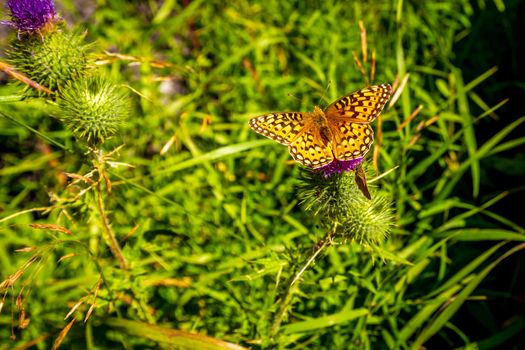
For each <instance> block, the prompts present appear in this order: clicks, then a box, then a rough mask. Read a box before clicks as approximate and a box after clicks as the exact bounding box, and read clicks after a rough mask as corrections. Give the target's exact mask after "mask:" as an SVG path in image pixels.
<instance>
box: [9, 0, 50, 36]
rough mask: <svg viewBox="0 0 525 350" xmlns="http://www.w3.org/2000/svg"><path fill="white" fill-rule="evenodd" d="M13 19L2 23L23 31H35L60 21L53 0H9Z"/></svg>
mask: <svg viewBox="0 0 525 350" xmlns="http://www.w3.org/2000/svg"><path fill="white" fill-rule="evenodd" d="M7 7H9V10H10V11H11V21H2V22H1V23H2V24H5V25H8V26H10V27H14V28H16V29H18V31H19V32H21V33H33V32H38V31H40V30H42V29H44V28H45V27H46V26H47V25H49V24H53V23H55V22H57V21H58V19H59V18H58V16H57V14H56V12H55V5H54V4H53V1H52V0H8V1H7Z"/></svg>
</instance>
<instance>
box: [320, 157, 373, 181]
mask: <svg viewBox="0 0 525 350" xmlns="http://www.w3.org/2000/svg"><path fill="white" fill-rule="evenodd" d="M361 163H363V157H359V158H356V159H351V160H338V159H336V160H334V161H333V162H331V163H329V164H327V165H325V166H323V167H321V168H319V169H317V171H320V172H322V173H323V175H324V176H325V177H329V176H331V175H332V174H340V173H343V172H346V171H352V170H355V168H357V167H358V166H359V165H361Z"/></svg>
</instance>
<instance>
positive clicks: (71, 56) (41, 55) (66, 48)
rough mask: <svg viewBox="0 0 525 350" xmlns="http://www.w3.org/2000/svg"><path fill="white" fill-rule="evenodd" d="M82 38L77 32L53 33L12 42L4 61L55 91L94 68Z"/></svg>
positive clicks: (87, 46) (88, 46)
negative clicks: (43, 38)
mask: <svg viewBox="0 0 525 350" xmlns="http://www.w3.org/2000/svg"><path fill="white" fill-rule="evenodd" d="M84 36H85V35H84V34H81V33H78V32H73V33H70V32H66V31H55V32H53V33H49V35H48V36H46V39H45V40H42V39H41V38H40V37H37V36H33V37H30V38H27V40H24V41H20V40H14V41H13V42H12V46H11V48H10V49H9V50H8V51H7V59H8V61H9V63H10V64H11V65H13V66H14V68H15V69H16V70H17V71H18V72H20V73H22V74H24V75H26V76H27V77H28V78H29V79H31V80H33V81H35V82H37V83H38V84H40V85H42V86H45V87H46V88H48V89H50V90H51V91H53V92H58V90H60V89H61V88H62V87H63V86H65V85H66V83H67V82H68V81H71V80H74V79H78V78H79V77H80V76H82V75H85V74H86V72H87V71H88V70H89V69H90V68H91V67H92V66H93V62H92V61H93V60H92V58H91V56H90V55H89V48H90V46H91V45H90V44H85V43H84Z"/></svg>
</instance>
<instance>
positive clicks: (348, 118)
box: [249, 84, 392, 169]
mask: <svg viewBox="0 0 525 350" xmlns="http://www.w3.org/2000/svg"><path fill="white" fill-rule="evenodd" d="M391 93H392V88H391V87H390V85H388V84H382V85H373V86H369V87H366V88H364V89H361V90H358V91H356V92H353V93H351V94H349V95H347V96H344V97H342V98H340V99H338V100H336V101H335V102H333V103H332V104H331V105H329V106H328V107H327V108H326V109H325V110H322V109H321V108H319V107H317V106H316V107H315V108H314V110H313V112H284V113H270V114H266V115H262V116H260V117H256V118H253V119H251V120H250V123H249V124H250V127H251V128H252V129H253V130H254V131H255V132H257V133H259V134H261V135H263V136H266V137H268V138H270V139H272V140H274V141H277V142H279V143H281V144H284V145H287V146H288V149H289V151H290V154H291V155H292V157H293V159H295V160H296V161H297V162H299V163H301V164H303V165H305V166H307V167H309V168H313V169H317V168H320V167H323V166H325V165H327V164H330V163H331V162H333V161H335V160H343V161H344V160H352V159H357V158H360V157H363V156H364V155H365V154H366V153H367V152H368V150H369V149H370V146H371V145H372V143H373V141H374V136H373V135H374V133H373V130H372V128H371V127H370V125H369V124H370V122H372V121H373V120H374V119H375V118H376V117H377V116H378V115H379V114H380V113H381V111H382V110H383V107H384V105H385V103H386V102H387V101H388V99H389V98H390V95H391Z"/></svg>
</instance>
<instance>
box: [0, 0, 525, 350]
mask: <svg viewBox="0 0 525 350" xmlns="http://www.w3.org/2000/svg"><path fill="white" fill-rule="evenodd" d="M75 4H76V3H75V2H67V1H63V2H61V5H62V7H61V8H63V9H64V12H65V14H66V15H67V16H66V18H71V20H68V21H69V23H68V24H69V25H73V24H75V25H77V26H82V27H86V28H87V33H88V34H87V35H88V37H87V38H86V40H87V41H89V42H93V41H96V42H97V46H98V47H100V48H101V50H100V51H102V50H107V51H111V52H113V54H109V53H108V54H105V55H102V52H100V56H98V61H97V62H96V63H97V64H99V65H100V66H103V67H101V68H100V69H101V70H104V74H107V76H108V77H109V78H108V79H111V80H112V81H126V83H127V85H129V86H130V87H131V90H132V91H134V92H136V93H135V94H133V99H134V100H133V104H132V108H133V113H132V115H133V117H130V118H127V119H126V123H125V124H124V125H123V126H122V127H120V128H119V130H118V132H117V133H116V134H115V136H114V137H112V138H111V139H108V140H106V142H105V143H104V144H103V145H98V146H99V147H98V148H97V149H96V150H90V151H89V153H88V154H87V155H86V154H85V149H84V148H83V147H77V146H76V145H77V140H76V138H75V136H78V135H80V136H81V137H84V136H85V137H88V136H89V135H92V137H98V136H103V137H104V138H106V137H107V136H109V134H112V132H108V133H101V134H98V131H97V130H98V129H96V128H95V129H90V128H87V129H86V128H84V130H91V131H90V132H87V133H85V132H84V134H83V133H80V134H78V135H75V130H76V128H77V127H79V126H81V125H83V124H82V123H84V121H86V120H89V116H90V115H91V114H90V113H91V111H90V110H89V108H85V109H84V108H83V109H82V110H74V111H73V112H74V113H70V114H67V115H68V116H69V117H70V119H68V122H69V123H70V126H69V128H68V127H66V126H65V125H64V123H62V122H61V121H60V119H56V118H53V117H52V116H56V115H57V109H56V107H57V106H55V105H54V104H52V103H42V101H41V100H40V99H32V100H29V101H28V102H26V101H23V102H20V100H22V99H23V98H25V97H26V96H20V95H17V92H16V90H15V89H14V88H13V87H12V86H10V85H5V86H2V87H1V95H2V97H1V99H0V103H1V104H0V113H1V114H0V115H1V116H2V117H1V118H0V144H2V159H1V163H0V164H1V169H0V266H1V267H2V268H1V269H0V281H4V282H0V283H2V284H0V292H1V293H0V298H3V299H0V302H1V303H2V304H0V305H2V307H0V308H1V312H0V344H1V345H0V349H9V348H14V347H17V346H27V345H28V344H29V343H30V342H35V343H36V344H37V345H36V346H37V347H38V348H42V349H45V348H50V347H51V346H52V344H58V341H61V343H62V347H63V348H72V347H75V346H77V347H82V348H87V349H95V348H105V349H106V348H128V349H131V348H157V347H159V346H166V347H170V346H172V347H181V348H199V347H201V348H206V347H207V348H210V349H217V348H227V347H228V346H230V348H231V346H233V345H232V344H229V343H235V344H239V345H236V346H243V347H250V348H254V349H290V348H314V349H315V348H326V349H418V348H420V347H421V346H425V347H427V348H472V347H476V346H479V348H485V349H491V348H497V346H508V345H509V344H510V345H512V344H516V342H517V341H515V340H513V338H514V339H515V336H516V335H518V334H520V333H522V332H523V329H524V327H525V322H523V317H522V316H521V315H519V314H518V313H517V312H516V309H517V308H515V309H513V308H512V307H510V309H511V311H510V312H511V314H510V315H508V314H505V315H503V316H502V314H501V313H500V312H501V311H502V310H501V309H502V308H498V307H494V306H493V304H491V303H490V302H491V301H493V300H498V299H497V298H504V300H505V301H506V302H507V303H509V304H511V305H514V306H515V305H516V304H512V303H513V302H514V301H513V300H515V299H513V296H514V294H517V293H518V290H517V287H516V284H513V282H512V281H513V280H514V281H519V280H520V278H519V276H517V275H515V276H511V277H509V278H507V277H506V276H505V277H504V276H503V275H502V274H498V272H497V271H495V269H496V268H499V265H500V264H505V261H509V260H511V259H513V257H514V256H515V255H517V254H520V253H521V251H522V249H523V248H524V246H523V240H524V228H523V227H522V225H520V224H519V223H516V222H514V221H513V218H511V217H510V216H509V215H510V213H508V212H503V211H501V210H497V209H496V208H497V206H498V205H500V204H503V205H504V207H508V206H509V204H508V203H509V199H510V198H511V194H510V193H512V192H513V191H514V190H515V189H514V188H512V187H511V186H510V185H508V184H507V183H501V182H498V178H497V174H493V173H488V172H489V170H491V169H492V168H490V167H489V164H490V163H495V162H496V161H495V160H497V159H501V158H505V157H506V155H508V152H509V151H511V152H516V149H517V148H518V147H519V146H522V145H523V143H525V139H524V138H523V137H521V136H519V135H516V134H515V132H516V130H518V128H520V127H522V126H523V123H524V122H525V118H524V117H521V118H519V117H520V116H519V115H500V116H498V113H500V108H501V107H502V106H504V105H505V103H506V101H496V102H495V103H492V102H491V103H489V102H488V101H485V100H484V97H483V96H481V95H479V94H478V93H477V91H478V89H479V88H480V87H482V86H491V85H494V87H493V88H494V89H497V86H496V84H494V79H495V77H497V76H496V69H495V68H492V67H486V70H485V71H484V72H478V73H477V75H476V76H475V77H474V78H472V77H469V75H467V74H466V73H465V72H464V71H463V69H464V67H461V66H459V65H458V64H457V61H456V57H457V56H459V55H462V54H464V50H467V49H468V48H464V47H462V44H463V40H465V38H468V36H469V32H470V31H471V29H472V23H473V21H475V19H476V17H475V16H476V13H477V12H483V11H502V12H501V14H502V16H503V15H505V14H506V13H507V12H508V11H513V10H512V9H510V8H505V6H504V5H503V3H502V2H501V1H495V2H485V1H477V2H474V3H471V2H469V1H467V0H461V1H442V2H439V3H435V2H409V1H377V2H340V1H313V2H302V1H297V2H293V1H277V0H269V1H234V2H224V1H200V0H195V1H191V2H187V3H186V2H182V4H181V3H178V2H172V1H165V2H129V1H122V0H116V1H111V2H100V3H98V5H97V7H96V9H95V8H93V9H92V10H93V11H88V10H90V9H89V8H88V9H84V8H82V9H81V8H80V7H79V8H76V7H75ZM184 4H186V5H184ZM494 4H495V5H496V6H497V7H495V5H494ZM481 5H483V6H481ZM505 5H507V6H508V7H510V6H511V4H505ZM497 13H499V12H497ZM360 20H361V21H363V25H364V27H366V32H367V43H368V49H367V60H366V62H365V60H364V59H363V54H362V53H361V49H362V46H361V45H362V42H361V36H360V29H359V25H358V23H359V21H360ZM73 21H74V22H73ZM11 35H12V42H13V43H14V44H13V45H15V47H16V45H19V44H20V45H21V42H20V43H19V42H18V41H17V38H16V33H11ZM54 35H57V37H55V36H51V37H45V38H44V40H43V41H40V42H39V43H37V42H34V43H33V44H32V45H34V46H35V48H34V49H35V50H37V51H35V52H39V57H40V56H42V57H48V56H47V55H44V54H43V53H44V51H38V50H40V48H39V47H44V46H46V47H47V45H51V44H52V43H53V41H54V40H58V38H59V37H58V36H61V37H62V38H66V37H67V35H68V34H67V33H66V32H64V33H60V32H58V33H57V34H54ZM77 38H78V37H77ZM39 40H41V39H40V38H39ZM74 40H76V39H71V38H70V39H68V40H64V42H66V43H70V44H71V45H73V44H74V45H73V48H74V49H75V50H77V49H79V50H80V51H79V52H69V51H67V50H66V52H69V53H68V55H69V56H70V58H73V61H74V62H80V63H81V66H84V67H86V66H88V58H87V56H86V52H87V51H86V46H84V45H85V43H84V42H82V43H79V42H76V43H75V41H74ZM57 45H58V44H57ZM372 48H373V49H375V52H376V54H375V59H376V63H377V64H376V67H375V75H376V78H374V79H371V77H370V71H371V69H372V65H371V58H372ZM354 52H355V54H356V56H357V57H359V58H360V60H361V61H362V64H363V66H364V69H365V70H366V72H367V73H368V74H366V77H365V76H363V75H362V74H361V73H360V70H359V69H358V67H357V66H356V65H355V63H354V55H353V53H354ZM40 53H42V54H40ZM9 55H11V56H12V55H13V53H10V54H9ZM28 55H29V52H26V53H25V54H24V57H26V58H27V57H29V56H28ZM77 55H78V56H77ZM49 57H52V61H51V63H53V65H49V66H52V67H63V66H62V65H65V64H66V63H64V62H66V61H68V60H65V58H64V59H62V58H60V56H58V55H57V56H49ZM53 57H54V58H53ZM77 58H78V61H76V59H77ZM43 59H44V58H43ZM56 60H58V63H57V62H56ZM24 67H26V66H23V65H20V64H18V63H17V64H16V65H15V68H18V69H20V71H21V72H23V73H25V74H27V75H28V76H29V78H32V79H34V80H36V81H38V82H39V83H40V82H43V83H42V84H43V85H46V84H48V87H50V88H52V90H53V89H54V88H57V89H61V91H66V88H67V91H68V94H71V95H65V97H64V98H65V99H66V98H67V101H69V103H71V106H73V102H74V101H77V102H79V101H80V102H81V101H82V99H83V98H84V97H86V96H87V95H85V94H83V93H78V92H77V93H74V91H85V89H88V90H90V91H92V90H93V89H92V88H93V87H96V89H94V90H96V91H110V90H111V96H112V97H110V100H111V101H113V102H112V103H110V104H103V105H102V108H103V109H104V111H108V110H109V111H110V112H109V113H107V112H105V113H104V115H108V116H110V117H111V116H114V115H119V114H118V113H117V114H115V113H112V112H111V110H121V109H120V108H124V107H125V106H126V104H125V103H122V101H120V99H119V97H118V96H120V92H118V91H120V90H115V89H116V87H115V85H111V86H110V87H107V86H108V85H106V83H104V81H105V80H104V79H105V78H100V80H97V79H99V78H87V80H82V82H77V83H73V82H71V83H68V82H69V81H70V80H72V78H71V77H73V76H74V75H76V74H77V73H78V72H79V71H78V70H77V69H76V68H72V69H69V68H67V67H66V68H60V69H62V70H63V71H62V72H61V73H60V74H58V75H53V74H55V73H45V70H44V68H46V69H47V63H46V65H42V66H38V67H36V68H35V69H33V68H31V67H30V66H27V68H24ZM33 73H35V74H36V73H38V74H39V75H38V76H36V75H32V74H33ZM46 74H49V80H47V82H46V80H45V79H47V78H48V77H47V75H46ZM91 79H95V80H91ZM90 81H91V82H95V83H93V84H92V83H88V82H90ZM386 82H389V83H391V84H392V85H395V87H396V90H397V91H399V93H400V94H399V95H396V96H394V97H393V102H395V103H393V104H389V105H388V106H387V108H385V111H384V112H383V115H382V119H381V121H377V122H375V123H374V124H373V128H374V130H375V132H376V140H375V143H374V145H373V149H372V150H371V152H370V153H369V154H368V155H367V162H368V163H369V169H368V172H369V174H368V175H369V176H368V178H369V182H370V188H371V192H372V196H373V198H374V199H373V201H372V202H369V201H367V200H366V199H365V198H364V197H363V196H362V194H361V193H360V192H358V190H357V189H356V187H355V183H354V179H353V175H352V174H347V175H343V176H342V177H341V178H340V179H338V180H339V181H340V182H337V183H336V182H329V183H322V181H324V179H314V180H315V181H316V182H315V183H313V182H312V181H311V180H307V181H306V180H304V179H303V177H302V175H301V172H302V171H303V170H300V167H299V166H298V165H295V164H292V163H290V162H288V160H289V159H290V156H289V154H288V151H287V150H286V148H285V147H283V146H281V145H278V144H276V143H273V142H271V141H269V140H263V139H262V138H260V137H259V136H258V135H256V134H255V133H253V132H251V131H250V130H249V128H248V124H247V122H248V120H249V118H251V117H254V116H257V115H260V114H262V113H264V112H268V111H306V110H312V108H313V106H314V105H315V104H320V105H321V106H326V105H327V104H328V103H330V102H331V101H333V100H334V99H335V98H337V97H339V96H341V95H343V94H345V93H347V92H350V91H353V90H355V89H357V88H360V87H362V86H364V85H366V84H368V83H386ZM394 82H396V84H393V83H394ZM75 84H80V85H81V86H80V87H78V89H76V88H75V89H70V88H73V87H75V86H76V85H75ZM327 86H328V88H326V87H327ZM64 87H66V88H64ZM103 87H105V88H103ZM63 88H64V89H63ZM90 96H94V95H90ZM86 99H87V98H84V100H86ZM57 102H58V105H59V106H60V104H62V106H63V104H64V101H57ZM420 105H421V106H422V108H421V110H420V112H419V113H413V112H414V111H416V110H417V108H418V106H420ZM117 107H118V108H117ZM71 108H72V109H75V108H76V107H71ZM81 113H87V114H86V115H87V119H85V118H86V117H85V116H83V117H79V115H81ZM71 116H76V117H74V118H71ZM498 117H500V118H499V120H500V122H497V120H498V119H497V118H498ZM75 118H76V119H75ZM117 119H119V118H117ZM108 120H109V119H108ZM111 120H116V119H111ZM66 124H67V123H66ZM88 125H91V124H88ZM115 127H116V125H115ZM487 128H488V129H490V130H491V132H490V135H489V136H488V137H482V136H481V135H480V131H481V130H485V129H487ZM108 130H111V129H108ZM374 151H375V152H376V158H375V160H377V169H376V168H375V167H374V162H373V158H374V157H373V152H374ZM521 154H522V153H521ZM514 164H515V163H514ZM515 165H516V164H515ZM516 167H517V168H516V169H517V170H516V169H512V171H513V172H514V173H519V172H520V168H519V167H518V165H516ZM504 170H505V169H504ZM509 171H510V170H509ZM524 171H525V170H524V169H523V168H521V175H522V174H523V172H524ZM309 176H312V175H311V174H310V175H309ZM494 184H495V185H496V186H497V187H489V185H490V186H493V185H494ZM315 186H319V187H315ZM305 188H306V189H305ZM318 188H320V189H319V191H321V195H320V196H319V197H318V198H314V196H315V194H316V193H318V192H319V191H318ZM489 189H490V190H489ZM308 191H310V193H309V192H308ZM334 192H338V193H337V196H335V195H334ZM305 196H307V197H308V196H309V197H308V198H309V199H308V200H307V201H306V202H305V203H304V205H301V201H302V200H304V199H305ZM341 198H343V199H344V201H343V202H341V201H340V200H341ZM316 199H317V201H316ZM391 203H392V205H391ZM341 204H342V205H341ZM339 205H341V207H339ZM308 207H311V208H312V209H313V210H305V208H308ZM314 213H318V215H313V214H314ZM367 215H368V216H367ZM334 216H335V217H336V220H335V221H334V220H330V218H333V217H334ZM392 216H393V218H392ZM382 220H384V222H383V223H381V221H382ZM391 220H393V221H394V225H393V226H391V227H390V224H389V223H390V222H391ZM334 222H337V225H334ZM385 223H386V224H388V225H385ZM364 224H366V225H364ZM373 224H377V225H378V226H377V227H379V228H378V229H374V226H373ZM384 227H389V230H390V234H389V235H388V236H387V237H385V232H386V231H382V229H383V228H384ZM334 228H335V230H339V231H335V232H336V233H340V234H341V235H340V236H339V237H341V238H346V240H344V239H341V240H339V239H334V240H331V239H330V238H333V236H332V234H333V233H334ZM365 231H366V232H367V233H366V235H367V236H366V237H367V239H369V238H370V237H372V238H374V237H376V238H374V239H372V240H371V241H367V239H365V238H364V234H365V233H364V232H365ZM370 233H371V234H372V235H370ZM112 237H113V238H112ZM363 242H364V243H367V244H362V243H363ZM373 243H375V244H373ZM17 249H22V250H21V251H18V252H17V251H16V250H17ZM521 254H523V253H521ZM513 266H514V265H513ZM498 271H499V270H498ZM512 271H516V272H515V273H516V274H517V273H519V268H518V267H516V269H514V268H513V269H512ZM494 278H495V279H496V281H497V283H495V284H491V283H490V282H491V279H494ZM485 299H488V301H487V300H485ZM512 312H514V313H512ZM480 315H481V316H480ZM66 316H68V317H67V319H66V320H65V319H64V318H66ZM71 320H75V321H74V323H70V322H72V321H71ZM68 324H69V325H70V327H71V328H66V326H68ZM11 326H13V329H14V335H15V337H14V338H15V339H10V336H11ZM480 329H484V330H486V332H484V333H483V334H482V333H481V332H480V331H479V330H480ZM61 331H62V332H63V333H62V334H60V333H59V332H61ZM226 342H228V343H226Z"/></svg>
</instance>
